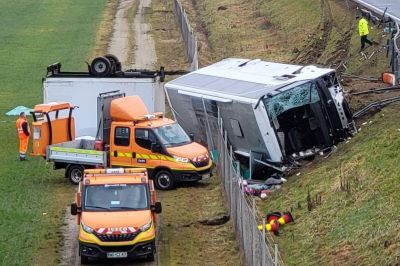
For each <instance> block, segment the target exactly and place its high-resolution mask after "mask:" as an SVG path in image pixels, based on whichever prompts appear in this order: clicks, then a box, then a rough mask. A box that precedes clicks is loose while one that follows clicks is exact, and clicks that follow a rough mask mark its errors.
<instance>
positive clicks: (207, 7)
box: [182, 0, 388, 76]
mask: <svg viewBox="0 0 400 266" xmlns="http://www.w3.org/2000/svg"><path fill="white" fill-rule="evenodd" d="M182 2H183V4H184V7H185V9H186V11H187V13H188V15H189V18H190V22H191V24H192V26H193V28H194V29H195V31H196V34H197V36H198V39H199V43H200V44H199V50H200V51H199V55H200V62H201V63H202V65H207V64H209V63H212V62H216V61H218V60H220V59H223V58H226V57H243V58H261V59H264V60H267V61H268V60H270V61H278V62H287V63H299V64H321V65H324V66H329V67H333V68H336V67H338V66H339V65H340V63H345V66H346V68H344V67H340V68H339V70H340V71H346V72H348V73H355V74H364V75H374V76H380V73H381V72H382V71H384V70H386V69H387V67H388V59H387V58H386V54H385V53H386V52H385V50H384V49H383V48H382V46H383V45H384V44H385V43H386V38H387V37H386V36H383V34H382V28H379V29H377V28H376V26H375V25H373V24H372V23H370V26H371V32H370V38H371V39H374V40H375V41H377V42H379V43H380V45H378V46H374V47H368V48H367V50H366V55H367V58H364V57H363V56H362V55H361V54H360V53H359V48H360V37H359V35H358V32H357V27H358V26H357V21H356V19H355V14H356V11H355V9H354V6H353V5H350V4H349V5H347V4H346V3H345V2H344V1H341V0H311V1H309V0H298V1H291V0H282V1H274V0H265V1H260V0H256V1H242V0H223V1H212V0H205V1H191V0H183V1H182ZM349 3H352V2H351V1H349Z"/></svg>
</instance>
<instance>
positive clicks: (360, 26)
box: [358, 18, 369, 36]
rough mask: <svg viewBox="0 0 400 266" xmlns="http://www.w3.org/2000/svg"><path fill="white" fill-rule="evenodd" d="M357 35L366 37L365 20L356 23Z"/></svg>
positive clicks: (366, 23) (366, 25)
mask: <svg viewBox="0 0 400 266" xmlns="http://www.w3.org/2000/svg"><path fill="white" fill-rule="evenodd" d="M358 33H359V34H360V36H365V35H368V33H369V30H368V21H367V20H366V19H365V18H362V19H360V21H359V22H358Z"/></svg>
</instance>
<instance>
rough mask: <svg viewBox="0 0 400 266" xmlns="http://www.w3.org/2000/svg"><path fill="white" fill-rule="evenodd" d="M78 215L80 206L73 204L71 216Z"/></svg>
mask: <svg viewBox="0 0 400 266" xmlns="http://www.w3.org/2000/svg"><path fill="white" fill-rule="evenodd" d="M77 214H78V205H76V203H71V215H77Z"/></svg>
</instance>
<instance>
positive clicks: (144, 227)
mask: <svg viewBox="0 0 400 266" xmlns="http://www.w3.org/2000/svg"><path fill="white" fill-rule="evenodd" d="M152 224H153V221H152V220H151V219H150V221H148V222H147V223H146V224H145V225H143V226H141V227H140V231H142V232H145V231H147V230H149V229H150V227H151V225H152Z"/></svg>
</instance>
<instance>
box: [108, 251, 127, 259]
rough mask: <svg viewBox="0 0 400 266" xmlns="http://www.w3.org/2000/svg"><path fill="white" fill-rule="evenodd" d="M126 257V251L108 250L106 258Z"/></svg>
mask: <svg viewBox="0 0 400 266" xmlns="http://www.w3.org/2000/svg"><path fill="white" fill-rule="evenodd" d="M126 257H128V252H108V253H107V258H126Z"/></svg>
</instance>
